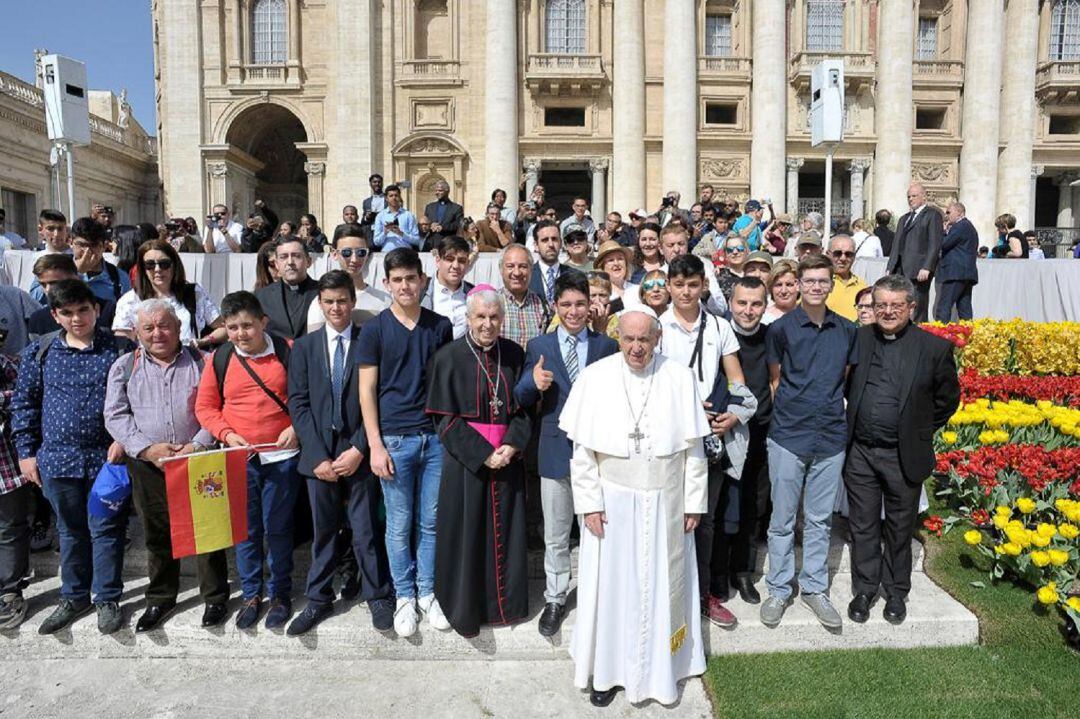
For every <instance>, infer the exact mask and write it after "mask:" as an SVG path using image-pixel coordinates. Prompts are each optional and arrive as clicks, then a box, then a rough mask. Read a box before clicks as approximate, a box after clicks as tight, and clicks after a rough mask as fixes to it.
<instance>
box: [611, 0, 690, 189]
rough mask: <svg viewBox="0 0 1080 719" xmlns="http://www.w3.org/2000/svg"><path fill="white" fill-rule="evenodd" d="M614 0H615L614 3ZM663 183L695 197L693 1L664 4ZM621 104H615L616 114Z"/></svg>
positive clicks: (666, 186)
mask: <svg viewBox="0 0 1080 719" xmlns="http://www.w3.org/2000/svg"><path fill="white" fill-rule="evenodd" d="M617 4H618V3H616V5H617ZM663 38H664V160H663V165H664V175H663V176H664V187H663V192H668V191H670V190H677V191H678V192H679V193H680V194H681V195H682V196H683V197H684V198H686V199H687V200H688V201H693V199H694V198H696V197H697V105H698V88H697V40H696V38H697V3H696V2H695V1H694V0H667V2H666V3H665V5H664V27H663ZM620 112H621V108H619V107H616V108H615V113H616V114H619V113H620Z"/></svg>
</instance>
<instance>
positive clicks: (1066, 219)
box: [1057, 171, 1080, 227]
mask: <svg viewBox="0 0 1080 719" xmlns="http://www.w3.org/2000/svg"><path fill="white" fill-rule="evenodd" d="M1078 178H1080V173H1077V172H1073V171H1069V172H1063V173H1061V174H1060V175H1058V178H1057V185H1058V211H1057V226H1058V227H1074V226H1075V225H1076V214H1077V213H1076V208H1075V206H1074V205H1073V188H1072V183H1074V182H1076V180H1077V179H1078Z"/></svg>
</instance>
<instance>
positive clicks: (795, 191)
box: [773, 157, 806, 222]
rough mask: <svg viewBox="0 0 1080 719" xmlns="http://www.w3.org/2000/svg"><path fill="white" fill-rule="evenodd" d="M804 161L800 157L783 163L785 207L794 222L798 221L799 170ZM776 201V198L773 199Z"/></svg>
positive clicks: (790, 158)
mask: <svg viewBox="0 0 1080 719" xmlns="http://www.w3.org/2000/svg"><path fill="white" fill-rule="evenodd" d="M805 162H806V161H805V160H804V159H803V158H801V157H789V158H787V161H786V162H785V167H786V168H787V201H786V204H785V205H784V206H785V207H787V211H788V214H789V215H791V219H792V220H793V221H795V222H798V221H799V217H798V215H799V169H800V168H801V167H802V166H803V164H804V163H805ZM773 201H774V202H775V201H776V198H775V197H774V198H773Z"/></svg>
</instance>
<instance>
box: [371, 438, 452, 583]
mask: <svg viewBox="0 0 1080 719" xmlns="http://www.w3.org/2000/svg"><path fill="white" fill-rule="evenodd" d="M383 444H384V445H386V451H387V452H389V454H390V459H391V460H392V461H393V462H394V476H393V477H390V478H386V477H380V479H381V480H382V487H383V502H384V503H385V504H386V554H387V557H388V558H389V560H390V577H391V579H393V581H394V593H395V594H396V595H397V598H398V599H411V598H413V597H416V596H421V597H426V596H427V595H429V594H432V593H434V592H435V513H436V509H437V508H438V505H439V480H440V479H441V477H442V465H443V448H442V443H440V442H439V436H438V435H436V434H433V433H425V434H411V435H385V436H383Z"/></svg>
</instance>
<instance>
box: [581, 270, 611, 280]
mask: <svg viewBox="0 0 1080 719" xmlns="http://www.w3.org/2000/svg"><path fill="white" fill-rule="evenodd" d="M585 276H586V277H587V278H588V279H590V280H595V279H601V280H607V281H608V282H611V275H609V274H608V273H606V272H601V271H600V270H590V271H589V272H586V273H585Z"/></svg>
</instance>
